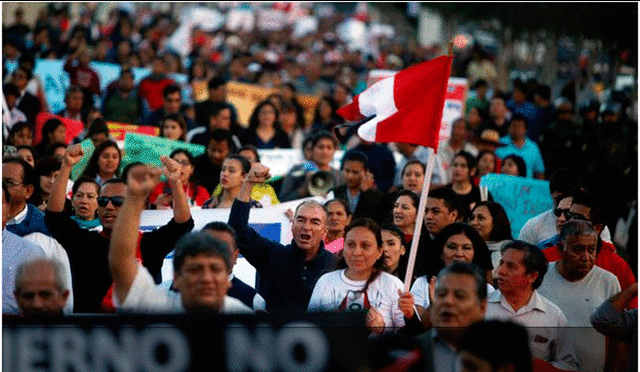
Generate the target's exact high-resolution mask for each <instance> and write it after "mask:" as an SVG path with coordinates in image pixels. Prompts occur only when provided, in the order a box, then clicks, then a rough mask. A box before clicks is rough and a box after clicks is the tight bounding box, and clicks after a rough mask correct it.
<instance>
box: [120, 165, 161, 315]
mask: <svg viewBox="0 0 640 372" xmlns="http://www.w3.org/2000/svg"><path fill="white" fill-rule="evenodd" d="M160 174H161V171H160V169H157V168H153V167H150V166H148V165H136V166H134V167H133V168H131V169H130V170H129V176H128V177H127V191H126V196H125V199H124V203H123V204H122V207H120V214H119V215H118V219H117V220H116V223H115V226H114V227H113V230H112V232H111V242H110V244H109V267H110V269H111V276H112V278H113V284H114V290H115V294H116V298H117V299H118V302H120V303H123V302H124V300H125V299H126V298H127V295H128V294H129V290H130V289H131V285H132V284H133V280H134V279H135V277H136V273H137V272H138V261H137V259H136V246H137V244H138V229H139V228H140V215H141V214H142V211H143V210H144V208H145V204H146V201H147V197H148V196H149V193H150V192H151V190H153V188H154V187H155V186H156V185H157V184H158V183H159V182H160Z"/></svg>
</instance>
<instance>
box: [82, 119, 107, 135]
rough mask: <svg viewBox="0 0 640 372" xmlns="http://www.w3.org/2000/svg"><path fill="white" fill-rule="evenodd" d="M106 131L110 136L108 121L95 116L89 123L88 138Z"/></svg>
mask: <svg viewBox="0 0 640 372" xmlns="http://www.w3.org/2000/svg"><path fill="white" fill-rule="evenodd" d="M100 133H104V134H106V135H107V137H108V136H109V126H107V122H106V121H105V120H104V119H103V118H95V119H93V121H92V122H91V124H89V129H87V138H91V137H92V136H93V135H94V134H100Z"/></svg>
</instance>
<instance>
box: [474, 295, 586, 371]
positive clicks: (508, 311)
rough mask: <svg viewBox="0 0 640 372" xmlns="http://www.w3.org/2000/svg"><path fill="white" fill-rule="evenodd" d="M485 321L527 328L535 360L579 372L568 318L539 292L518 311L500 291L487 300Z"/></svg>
mask: <svg viewBox="0 0 640 372" xmlns="http://www.w3.org/2000/svg"><path fill="white" fill-rule="evenodd" d="M485 319H487V320H490V319H499V320H512V321H514V322H516V323H519V324H521V325H523V326H525V327H527V331H528V333H529V346H530V347H531V354H532V355H533V357H534V358H539V359H542V360H544V361H547V362H550V363H551V364H553V365H554V366H555V367H556V368H560V369H563V370H568V371H576V370H578V363H577V361H576V355H575V352H574V347H573V342H572V341H571V340H570V339H569V338H568V330H567V325H568V323H567V318H566V317H565V316H564V313H563V312H562V310H560V308H559V307H558V306H556V305H555V304H554V303H552V302H551V301H549V300H548V299H546V298H545V297H544V296H542V295H540V294H539V293H538V292H537V291H536V290H534V291H533V294H532V295H531V299H530V300H529V302H528V303H527V304H526V305H525V306H523V307H521V308H520V309H518V311H514V310H513V307H511V305H510V304H509V302H507V300H506V299H505V298H504V296H503V295H502V293H501V292H500V290H497V291H495V292H493V293H492V294H491V296H489V298H488V300H487V312H486V313H485Z"/></svg>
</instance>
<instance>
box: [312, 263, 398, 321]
mask: <svg viewBox="0 0 640 372" xmlns="http://www.w3.org/2000/svg"><path fill="white" fill-rule="evenodd" d="M345 272H346V269H343V270H336V271H332V272H330V273H327V274H324V275H322V276H321V277H320V279H318V282H317V283H316V285H315V287H314V288H313V293H312V294H311V300H309V306H308V307H307V310H308V311H309V312H321V311H332V312H341V311H345V312H346V311H353V312H358V311H364V310H365V309H366V308H368V306H370V307H372V308H374V309H376V310H377V311H378V312H379V313H380V315H382V317H383V318H384V326H385V331H390V330H392V329H398V328H401V327H404V316H403V315H402V312H401V311H400V309H399V308H398V289H400V290H402V289H403V285H402V282H401V281H400V279H398V278H397V277H395V276H393V275H391V274H389V273H386V272H381V273H380V275H378V277H377V278H376V279H374V281H373V282H371V283H370V284H369V287H368V288H367V292H366V296H365V294H364V293H363V292H362V290H363V289H364V286H365V283H366V280H351V279H349V278H347V276H346V275H345ZM365 297H366V299H365ZM366 301H368V304H367V303H366Z"/></svg>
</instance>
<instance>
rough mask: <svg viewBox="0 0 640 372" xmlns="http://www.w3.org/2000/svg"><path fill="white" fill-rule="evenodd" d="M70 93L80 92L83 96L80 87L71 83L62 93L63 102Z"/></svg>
mask: <svg viewBox="0 0 640 372" xmlns="http://www.w3.org/2000/svg"><path fill="white" fill-rule="evenodd" d="M71 93H82V97H83V98H84V92H83V91H82V88H80V87H79V86H77V85H71V86H69V88H67V91H66V93H65V94H64V100H65V102H66V101H67V100H68V99H69V97H70V96H71Z"/></svg>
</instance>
